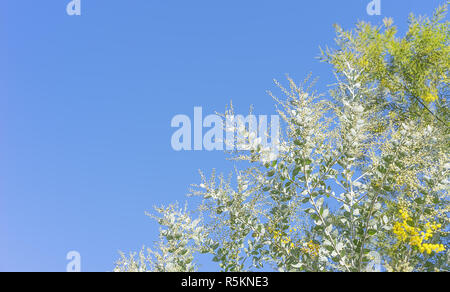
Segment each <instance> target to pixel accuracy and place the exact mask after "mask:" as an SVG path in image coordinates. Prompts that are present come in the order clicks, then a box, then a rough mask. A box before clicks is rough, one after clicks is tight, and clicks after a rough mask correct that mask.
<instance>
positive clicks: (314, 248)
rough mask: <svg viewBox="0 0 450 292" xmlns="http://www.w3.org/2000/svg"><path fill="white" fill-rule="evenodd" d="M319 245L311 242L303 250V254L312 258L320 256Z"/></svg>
mask: <svg viewBox="0 0 450 292" xmlns="http://www.w3.org/2000/svg"><path fill="white" fill-rule="evenodd" d="M319 247H320V246H319V245H318V244H316V243H314V242H313V241H312V240H310V241H309V242H308V243H306V247H304V248H302V252H304V253H306V254H309V255H311V256H314V257H317V256H318V255H319Z"/></svg>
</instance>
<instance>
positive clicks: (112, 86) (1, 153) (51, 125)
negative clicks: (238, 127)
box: [0, 0, 443, 271]
mask: <svg viewBox="0 0 450 292" xmlns="http://www.w3.org/2000/svg"><path fill="white" fill-rule="evenodd" d="M369 2H370V1H369V0H342V1H336V0H333V1H332V0H315V1H300V0H258V1H256V0H252V1H250V0H248V1H243V0H239V1H237V0H227V1H219V0H217V1H211V0H192V1H182V0H177V1H173V0H131V1H130V0H128V1H125V0H123V1H118V0H113V1H107V0H82V16H68V15H67V14H66V5H67V4H68V3H69V0H57V1H55V0H39V1H36V0H2V1H0V39H1V45H0V271H65V268H66V264H67V260H66V253H67V252H68V251H70V250H77V251H79V252H80V254H81V257H82V258H81V261H82V270H83V271H109V270H112V268H113V262H114V261H115V260H116V259H117V258H118V253H117V251H118V250H123V251H129V250H138V249H139V248H140V247H141V245H142V244H147V245H149V244H151V243H152V241H153V240H155V239H156V235H157V225H155V224H154V223H153V222H152V221H151V219H149V218H147V217H146V216H145V215H144V212H145V211H150V210H151V209H152V207H153V206H154V205H159V204H162V203H171V202H174V201H176V200H178V201H180V202H183V201H184V200H185V194H186V193H187V192H188V189H189V185H190V184H191V183H199V182H200V181H199V175H198V172H197V171H198V169H202V170H205V171H206V172H207V173H210V170H211V169H212V168H217V170H218V171H225V172H228V171H230V170H231V169H232V167H233V164H232V163H231V162H229V161H226V160H225V158H226V156H225V155H224V154H223V153H221V152H217V151H216V152H206V151H200V152H193V151H192V152H175V151H173V150H172V148H171V144H170V138H171V135H172V133H173V132H174V129H173V128H171V127H170V121H171V119H172V117H173V116H175V115H176V114H187V115H189V116H191V117H192V116H193V108H194V106H202V107H203V111H204V113H205V114H211V113H214V112H215V111H219V112H223V111H224V109H225V106H226V104H228V103H229V101H230V100H233V103H234V104H235V106H236V109H237V112H239V113H242V114H246V113H247V112H248V108H249V106H250V105H251V104H254V106H255V109H256V112H257V113H261V114H267V115H270V114H274V108H273V104H274V103H273V101H272V100H271V98H270V97H268V96H267V95H266V93H265V91H266V90H267V89H274V86H273V84H272V78H277V79H280V80H281V79H283V78H284V75H285V74H286V73H289V74H290V75H291V76H292V77H293V78H295V79H297V80H301V79H303V78H304V77H305V76H306V75H307V74H308V73H309V72H312V73H313V74H314V76H319V77H320V78H321V79H320V82H319V83H318V86H317V89H318V90H321V91H324V90H326V89H327V88H326V84H327V83H330V82H331V81H332V80H333V76H332V74H331V71H330V67H329V66H328V65H326V64H324V63H319V62H318V61H317V60H316V59H315V57H316V56H318V53H319V46H326V45H333V38H334V31H333V28H332V24H333V23H339V24H341V25H342V26H343V27H344V28H351V27H353V26H354V24H355V23H356V21H357V20H369V21H371V22H373V23H381V20H382V18H383V17H393V18H394V20H395V23H396V24H398V25H399V27H400V31H401V32H404V30H405V27H406V21H407V17H408V14H409V12H414V13H417V14H425V13H426V14H431V13H432V11H433V10H434V8H435V7H437V5H438V4H440V3H443V1H437V0H432V1H430V0H427V1H424V0H395V1H392V0H381V2H382V15H381V16H369V15H367V13H366V5H367V4H368V3H369Z"/></svg>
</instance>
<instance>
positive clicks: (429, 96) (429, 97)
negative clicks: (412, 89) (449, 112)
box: [422, 91, 438, 103]
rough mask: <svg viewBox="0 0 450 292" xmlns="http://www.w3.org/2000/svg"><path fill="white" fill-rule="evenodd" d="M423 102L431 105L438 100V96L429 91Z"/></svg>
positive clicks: (423, 97)
mask: <svg viewBox="0 0 450 292" xmlns="http://www.w3.org/2000/svg"><path fill="white" fill-rule="evenodd" d="M422 99H423V101H425V102H427V103H429V102H433V101H435V100H437V99H438V95H437V93H436V92H435V91H428V92H427V93H425V94H424V95H423V96H422Z"/></svg>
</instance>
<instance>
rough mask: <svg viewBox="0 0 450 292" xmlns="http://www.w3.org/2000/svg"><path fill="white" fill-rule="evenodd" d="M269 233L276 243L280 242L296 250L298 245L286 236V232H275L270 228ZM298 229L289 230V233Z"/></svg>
mask: <svg viewBox="0 0 450 292" xmlns="http://www.w3.org/2000/svg"><path fill="white" fill-rule="evenodd" d="M268 230H269V232H270V233H272V238H273V239H274V240H276V241H280V242H281V243H282V244H285V245H288V246H289V247H290V248H294V247H295V246H296V245H295V243H294V242H293V241H292V239H291V237H290V236H287V235H286V234H284V232H281V231H280V230H275V229H273V228H272V227H269V228H268ZM295 231H297V229H295V228H293V229H290V230H289V233H292V232H295Z"/></svg>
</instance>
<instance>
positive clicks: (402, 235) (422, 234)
mask: <svg viewBox="0 0 450 292" xmlns="http://www.w3.org/2000/svg"><path fill="white" fill-rule="evenodd" d="M399 212H400V216H401V219H402V221H401V222H396V223H395V224H394V228H393V232H394V234H395V235H396V236H397V239H398V240H399V241H400V242H405V243H407V244H409V245H411V246H415V247H417V248H418V249H419V251H420V252H421V253H424V252H426V253H427V254H431V252H433V251H434V252H436V253H438V252H441V251H444V250H445V247H444V245H442V244H431V243H425V242H424V241H427V240H429V239H430V238H431V237H433V234H434V233H436V232H437V231H439V229H440V228H441V227H442V226H441V224H436V223H430V222H427V223H426V224H425V230H424V231H422V230H420V228H417V227H412V226H410V225H409V224H408V221H410V220H411V217H410V216H409V214H408V211H405V210H403V209H400V211H399Z"/></svg>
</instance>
